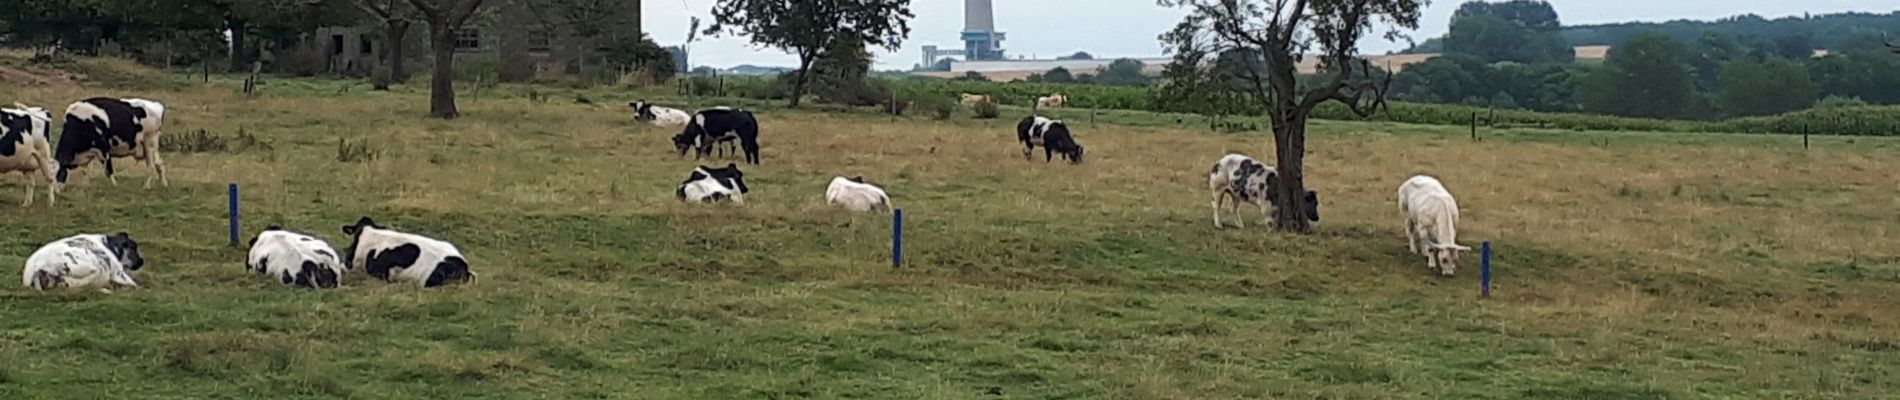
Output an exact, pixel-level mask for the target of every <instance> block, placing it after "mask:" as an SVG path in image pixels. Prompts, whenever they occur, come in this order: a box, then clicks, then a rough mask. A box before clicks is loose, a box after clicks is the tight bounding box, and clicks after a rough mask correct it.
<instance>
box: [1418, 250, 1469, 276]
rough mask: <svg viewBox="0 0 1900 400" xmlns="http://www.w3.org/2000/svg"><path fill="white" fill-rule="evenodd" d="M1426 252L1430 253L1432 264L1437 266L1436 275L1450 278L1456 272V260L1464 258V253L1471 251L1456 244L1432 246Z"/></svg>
mask: <svg viewBox="0 0 1900 400" xmlns="http://www.w3.org/2000/svg"><path fill="white" fill-rule="evenodd" d="M1426 251H1427V252H1430V253H1431V256H1432V264H1435V265H1437V266H1438V274H1439V275H1444V276H1451V274H1453V273H1456V272H1458V260H1459V259H1461V258H1464V255H1465V252H1468V251H1471V248H1470V247H1465V246H1459V245H1458V244H1456V243H1453V244H1433V245H1431V247H1428V248H1426Z"/></svg>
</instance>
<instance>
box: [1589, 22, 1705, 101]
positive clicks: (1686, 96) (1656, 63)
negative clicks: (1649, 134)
mask: <svg viewBox="0 0 1900 400" xmlns="http://www.w3.org/2000/svg"><path fill="white" fill-rule="evenodd" d="M1687 52H1688V51H1687V50H1685V49H1684V48H1683V46H1682V44H1681V43H1677V42H1676V41H1675V40H1671V39H1669V37H1668V36H1663V35H1662V34H1658V33H1643V34H1638V35H1636V36H1635V37H1632V38H1630V40H1629V42H1628V43H1625V44H1624V45H1623V46H1621V47H1617V48H1616V49H1614V50H1611V51H1610V56H1609V58H1608V59H1605V60H1604V62H1603V65H1604V68H1602V69H1599V70H1597V71H1595V72H1592V73H1591V74H1590V75H1589V77H1588V78H1586V80H1585V83H1584V85H1583V107H1584V109H1585V110H1588V111H1591V112H1597V113H1604V114H1615V115H1622V116H1630V117H1650V118H1675V117H1685V116H1688V114H1689V113H1690V111H1692V110H1694V109H1695V108H1696V105H1697V103H1696V101H1697V98H1696V94H1695V79H1694V77H1692V76H1690V75H1689V64H1688V63H1687V61H1686V59H1687Z"/></svg>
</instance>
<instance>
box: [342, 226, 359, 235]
mask: <svg viewBox="0 0 1900 400" xmlns="http://www.w3.org/2000/svg"><path fill="white" fill-rule="evenodd" d="M343 234H345V235H351V236H355V235H356V225H344V226H343Z"/></svg>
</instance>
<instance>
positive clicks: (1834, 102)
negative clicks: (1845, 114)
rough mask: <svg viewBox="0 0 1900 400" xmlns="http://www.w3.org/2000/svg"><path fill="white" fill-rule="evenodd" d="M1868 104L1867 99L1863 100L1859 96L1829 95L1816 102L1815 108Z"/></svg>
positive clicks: (1862, 105)
mask: <svg viewBox="0 0 1900 400" xmlns="http://www.w3.org/2000/svg"><path fill="white" fill-rule="evenodd" d="M1868 105H1869V104H1867V101H1865V100H1861V99H1860V98H1858V97H1841V96H1827V97H1826V98H1822V99H1821V100H1820V101H1816V102H1814V108H1816V109H1826V108H1849V107H1865V106H1868Z"/></svg>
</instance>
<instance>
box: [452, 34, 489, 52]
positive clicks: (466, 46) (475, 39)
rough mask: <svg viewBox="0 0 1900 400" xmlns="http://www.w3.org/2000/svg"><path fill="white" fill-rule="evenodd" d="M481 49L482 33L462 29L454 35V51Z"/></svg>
mask: <svg viewBox="0 0 1900 400" xmlns="http://www.w3.org/2000/svg"><path fill="white" fill-rule="evenodd" d="M480 48H482V32H481V31H479V30H475V29H463V30H461V31H459V32H456V33H455V49H456V50H475V49H480Z"/></svg>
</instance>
